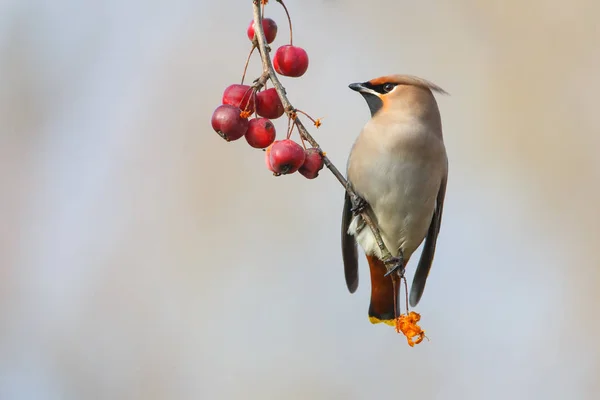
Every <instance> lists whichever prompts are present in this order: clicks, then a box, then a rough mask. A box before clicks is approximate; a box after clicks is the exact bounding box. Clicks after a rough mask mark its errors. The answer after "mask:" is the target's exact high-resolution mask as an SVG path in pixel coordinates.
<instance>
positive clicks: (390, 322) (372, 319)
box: [369, 317, 396, 326]
mask: <svg viewBox="0 0 600 400" xmlns="http://www.w3.org/2000/svg"><path fill="white" fill-rule="evenodd" d="M369 322H371V323H372V324H381V323H384V324H386V325H389V326H396V320H395V319H379V318H377V317H369Z"/></svg>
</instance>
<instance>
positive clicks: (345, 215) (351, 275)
mask: <svg viewBox="0 0 600 400" xmlns="http://www.w3.org/2000/svg"><path fill="white" fill-rule="evenodd" d="M351 208H352V201H351V200H350V195H348V192H346V195H345V196H344V210H343V212H342V258H343V260H344V275H345V276H346V286H348V290H349V291H350V293H354V292H355V291H356V288H358V252H357V248H356V240H355V239H354V236H352V235H350V234H348V227H349V226H350V222H351V221H352V217H353V215H352V211H351V210H350V209H351Z"/></svg>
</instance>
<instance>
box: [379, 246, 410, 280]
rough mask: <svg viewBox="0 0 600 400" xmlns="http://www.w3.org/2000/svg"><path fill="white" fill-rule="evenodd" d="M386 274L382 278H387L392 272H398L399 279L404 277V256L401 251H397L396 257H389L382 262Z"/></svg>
mask: <svg viewBox="0 0 600 400" xmlns="http://www.w3.org/2000/svg"><path fill="white" fill-rule="evenodd" d="M383 263H384V264H385V267H386V268H387V270H388V272H386V274H385V275H384V276H389V275H391V274H393V273H394V272H396V271H398V272H399V273H398V275H399V276H400V278H402V277H404V267H405V266H404V254H403V253H402V249H400V250H399V251H398V257H390V258H388V259H386V260H384V261H383Z"/></svg>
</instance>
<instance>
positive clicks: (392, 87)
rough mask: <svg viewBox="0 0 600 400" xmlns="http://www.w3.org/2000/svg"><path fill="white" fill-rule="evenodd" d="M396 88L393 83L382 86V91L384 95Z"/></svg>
mask: <svg viewBox="0 0 600 400" xmlns="http://www.w3.org/2000/svg"><path fill="white" fill-rule="evenodd" d="M395 87H396V85H394V84H393V83H386V84H385V85H383V91H384V92H386V93H389V92H391V91H392V90H393V89H394V88H395Z"/></svg>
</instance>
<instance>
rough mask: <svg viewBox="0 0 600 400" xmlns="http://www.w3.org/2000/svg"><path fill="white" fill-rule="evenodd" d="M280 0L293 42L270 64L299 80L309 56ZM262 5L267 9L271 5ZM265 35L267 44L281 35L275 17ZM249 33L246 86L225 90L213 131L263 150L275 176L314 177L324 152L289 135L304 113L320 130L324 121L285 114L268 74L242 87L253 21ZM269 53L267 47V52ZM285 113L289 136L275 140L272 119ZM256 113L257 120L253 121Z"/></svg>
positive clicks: (268, 20) (293, 112) (265, 23)
mask: <svg viewBox="0 0 600 400" xmlns="http://www.w3.org/2000/svg"><path fill="white" fill-rule="evenodd" d="M278 2H279V3H280V4H282V5H283V7H284V9H285V12H286V14H287V16H288V23H289V27H290V44H289V45H284V46H281V47H279V48H278V49H277V51H276V52H275V55H274V57H273V60H272V64H273V69H274V70H275V71H276V72H277V73H278V74H279V75H282V76H287V77H292V78H298V77H301V76H302V75H304V73H305V72H306V70H307V69H308V55H307V53H306V51H305V50H304V49H302V48H301V47H298V46H294V45H293V44H292V23H291V19H290V16H289V13H288V10H287V8H286V7H285V4H283V1H280V0H278ZM262 3H263V7H264V5H265V4H266V3H267V2H266V1H263V2H262ZM262 31H263V32H264V38H265V41H266V42H267V43H268V44H270V43H272V42H273V41H274V40H275V38H276V37H277V23H276V22H275V21H273V20H272V19H271V18H263V19H262ZM246 34H247V36H248V39H250V41H251V42H252V49H251V51H250V55H249V56H248V60H247V61H246V66H245V68H244V74H243V76H242V83H240V84H232V85H230V86H228V87H227V88H226V89H225V91H224V92H223V98H222V101H221V103H222V104H221V105H220V106H219V107H217V108H216V109H215V111H214V112H213V115H212V119H211V123H212V127H213V129H214V130H215V131H216V132H217V133H218V134H219V135H220V136H221V137H222V138H223V139H225V140H226V141H227V142H231V141H235V140H238V139H240V138H241V137H242V136H244V137H245V138H246V142H248V144H249V145H250V146H251V147H253V148H256V149H263V150H264V151H265V162H266V165H267V168H268V169H269V170H270V171H271V172H273V175H275V176H279V175H287V174H292V173H294V172H296V171H298V172H299V173H300V174H302V175H303V176H304V177H306V178H308V179H314V178H316V177H317V176H318V175H319V171H320V170H321V169H322V168H323V154H322V153H321V151H320V150H319V149H317V148H312V147H311V148H307V147H306V144H305V141H304V138H303V137H302V135H301V134H300V135H299V137H300V143H298V142H295V141H294V140H292V139H290V137H291V134H292V132H293V131H294V127H296V128H297V125H296V118H297V113H302V114H304V115H306V116H307V117H308V118H309V119H310V120H311V121H313V123H314V124H315V126H316V127H317V128H318V127H319V126H320V125H321V122H320V120H319V119H317V120H315V119H313V118H311V117H310V116H309V115H307V114H306V113H304V112H303V111H300V110H296V109H292V108H291V106H288V109H287V110H286V108H285V107H284V105H283V103H282V100H281V98H280V96H279V93H278V92H277V89H276V88H274V87H272V88H267V87H266V84H267V79H268V78H269V76H268V75H267V76H265V75H264V74H263V76H262V77H260V78H258V79H257V80H255V81H254V84H253V85H244V77H245V75H246V70H247V68H248V62H249V61H250V56H251V55H252V53H253V51H254V50H255V49H256V48H257V47H258V44H257V43H258V42H257V41H258V38H257V37H256V34H255V24H254V20H252V21H251V22H250V25H249V26H248V28H247V30H246ZM269 50H270V49H268V47H267V51H269ZM259 51H260V50H259ZM267 57H270V55H267ZM286 111H287V116H288V129H287V134H286V137H285V139H283V140H276V136H277V133H276V130H275V125H274V123H273V120H276V119H278V118H280V117H281V116H282V115H283V114H284V113H286ZM252 115H254V118H251V116H252Z"/></svg>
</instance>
